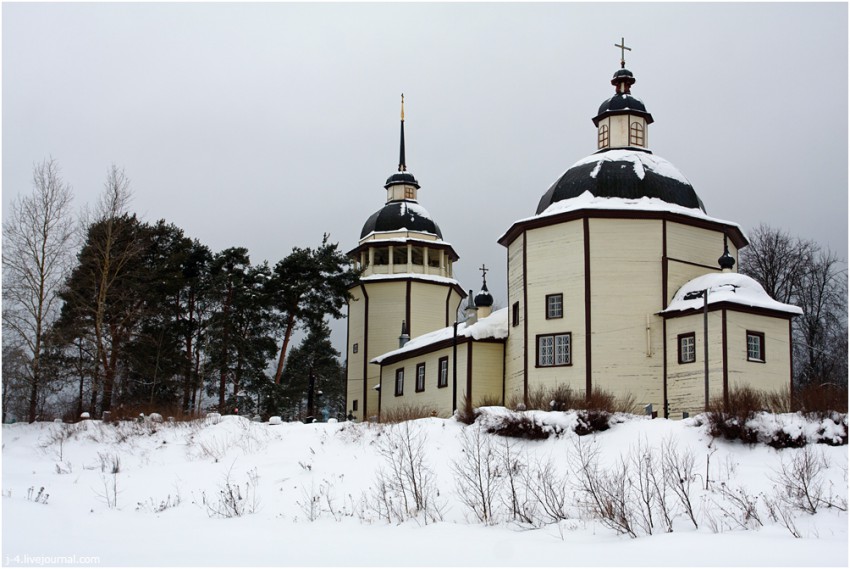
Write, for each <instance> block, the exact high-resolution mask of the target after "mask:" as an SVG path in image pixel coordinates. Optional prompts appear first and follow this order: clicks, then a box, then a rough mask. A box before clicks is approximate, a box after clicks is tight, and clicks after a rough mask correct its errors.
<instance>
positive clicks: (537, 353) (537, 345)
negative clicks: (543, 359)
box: [534, 332, 573, 367]
mask: <svg viewBox="0 0 850 569" xmlns="http://www.w3.org/2000/svg"><path fill="white" fill-rule="evenodd" d="M560 336H566V337H567V338H569V341H568V342H569V349H568V350H567V363H562V364H558V363H554V362H555V346H556V342H557V340H556V338H558V337H560ZM541 338H552V363H551V364H541V363H540V339H541ZM534 351H535V354H534V356H535V357H534V367H570V366H572V365H573V333H572V332H555V333H554V334H538V335H537V336H535V339H534Z"/></svg>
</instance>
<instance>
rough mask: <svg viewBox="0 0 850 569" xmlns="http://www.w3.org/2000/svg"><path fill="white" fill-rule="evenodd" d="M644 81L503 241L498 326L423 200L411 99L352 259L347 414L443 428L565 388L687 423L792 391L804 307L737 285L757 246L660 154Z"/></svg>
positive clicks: (619, 90)
mask: <svg viewBox="0 0 850 569" xmlns="http://www.w3.org/2000/svg"><path fill="white" fill-rule="evenodd" d="M634 83H635V77H634V75H633V74H632V73H631V71H629V70H628V69H626V68H625V62H624V61H621V68H620V69H618V70H617V71H616V73H614V76H613V78H612V79H611V84H612V85H613V87H614V89H615V93H614V95H613V96H612V97H611V98H610V99H607V100H606V101H604V102H603V103H602V105H601V106H600V107H599V110H598V112H597V114H596V116H595V117H593V123H594V125H595V127H596V146H597V151H596V152H595V153H593V154H591V155H590V156H588V157H586V158H583V159H581V160H579V161H578V162H576V163H575V164H574V165H573V166H572V167H570V168H569V169H568V170H567V171H566V172H565V173H564V174H563V175H562V176H561V177H560V178H559V179H558V180H556V181H555V183H554V184H552V186H551V187H550V188H549V189H548V190H547V191H546V192H545V193H543V195H542V197H541V198H540V201H539V203H538V205H537V209H536V211H535V213H534V215H530V216H529V217H526V218H523V219H520V220H517V221H516V222H514V223H513V224H512V225H511V226H510V227H509V228H508V229H507V230H506V231H505V233H504V234H503V235H502V236H501V237H499V238H498V243H499V244H500V245H502V246H503V247H504V248H505V250H506V254H507V275H506V277H507V292H508V299H507V306H506V307H505V308H502V309H500V310H496V311H492V306H493V297H492V295H490V293H489V291H488V290H487V283H486V271H485V273H484V275H485V278H484V280H483V283H482V286H481V289H480V291H479V292H478V293H477V294H475V295H473V294H472V291H471V290H470V291H469V294H467V293H466V292H465V291H464V289H463V288H462V287H461V286H460V284H459V283H458V282H457V281H456V280H455V279H454V277H453V270H452V266H453V264H454V263H455V262H456V261H457V260H458V258H459V257H458V254H457V253H456V252H455V250H454V248H453V247H452V245H451V244H450V243H449V242H447V241H445V240H444V239H443V234H442V231H441V230H440V228H439V226H437V224H436V223H435V222H434V221H433V220H432V218H431V216H430V215H429V214H428V212H427V210H426V209H425V208H424V207H423V206H422V205H420V203H419V189H420V186H419V183H418V182H417V180H416V178H415V177H414V176H413V175H412V174H411V173H410V172H408V171H407V164H406V158H405V150H404V106H403V104H404V103H403V100H402V115H401V141H400V155H399V167H398V172H396V173H394V174H393V175H391V176H390V177H389V178H388V179H387V181H386V184H385V186H384V187H385V189H386V191H387V198H386V203H385V204H384V206H383V207H381V208H380V209H379V210H378V211H376V212H375V213H374V214H372V215H371V216H370V217H369V218H368V219H367V220H366V223H365V224H364V226H363V230H362V231H361V235H360V240H359V243H358V245H357V247H355V248H354V249H352V250H351V251H350V252H349V255H350V256H351V257H352V259H353V261H354V262H355V264H356V265H357V266H358V267H359V268H360V269H361V270H362V275H361V278H360V280H359V282H358V283H356V284H355V285H354V286H353V287H352V288H351V289H350V291H349V292H350V295H351V299H350V301H349V304H348V334H347V336H348V341H347V354H346V358H347V362H346V363H347V365H346V368H347V401H346V404H347V410H348V411H349V413H350V415H351V416H353V417H354V418H355V419H356V420H374V419H377V418H379V417H380V416H381V414H382V413H387V412H392V411H398V410H400V409H402V408H404V407H415V408H419V409H431V410H432V411H433V413H434V414H435V415H438V416H444V417H445V416H450V415H451V414H452V413H453V412H454V410H456V409H458V408H459V406H460V405H462V404H463V402H464V401H467V400H468V401H469V402H471V403H472V405H474V406H477V405H479V404H480V403H482V402H487V403H490V404H493V403H498V404H502V405H505V404H508V403H511V402H522V401H526V400H527V398H528V396H529V394H530V393H532V392H533V391H534V390H539V389H550V388H554V387H556V386H569V387H570V388H571V389H572V390H573V392H574V393H579V394H589V393H590V392H591V391H592V390H594V389H602V390H605V391H607V392H610V393H612V394H613V395H614V396H618V397H622V396H631V397H633V398H634V400H635V403H636V409H635V411H639V410H641V409H644V408H650V409H655V410H657V412H658V414H659V415H660V416H664V417H670V418H681V417H682V416H687V415H688V414H695V413H699V412H701V411H702V410H703V409H704V408H705V405H706V401H707V400H708V399H714V398H716V397H724V398H726V397H728V395H729V392H730V390H733V389H735V388H736V387H740V386H750V387H753V388H756V389H762V390H776V389H781V388H786V387H789V388H790V385H791V377H792V371H791V370H792V361H791V357H792V356H791V354H792V352H791V320H792V318H793V317H794V316H795V315H798V314H800V313H801V311H800V309H799V308H797V307H796V306H791V305H787V304H782V303H780V302H777V301H775V300H773V299H772V298H770V297H769V296H768V295H767V294H766V293H765V291H764V289H763V288H762V287H761V286H760V285H759V284H758V283H757V282H756V281H754V280H753V279H751V278H749V277H746V276H744V275H741V274H738V273H737V272H735V266H736V263H737V258H738V251H740V250H741V249H742V248H744V247H746V246H747V244H748V242H747V239H746V236H745V235H744V233H743V232H742V230H741V228H740V226H738V224H736V223H734V222H731V221H724V220H721V219H716V218H713V217H711V216H709V215H708V214H707V213H706V211H705V207H704V206H703V203H702V201H701V200H700V198H699V197H698V196H697V194H696V191H695V190H694V188H693V187H692V186H691V184H690V183H689V182H688V180H687V179H686V178H685V177H684V176H683V175H682V174H681V173H680V172H679V171H678V170H677V169H676V168H675V167H674V166H673V165H672V164H670V163H669V162H667V161H666V160H664V159H663V158H661V157H659V156H658V155H656V154H653V153H652V151H650V150H649V127H650V125H651V124H652V123H653V122H654V121H653V118H652V115H651V114H650V113H649V112H648V111H647V109H646V106H645V105H644V103H643V102H642V101H641V100H640V99H638V98H637V97H635V96H634V95H633V94H632V93H631V88H632V85H634ZM464 302H465V310H464V312H465V315H466V318H465V320H464V321H463V322H456V321H457V320H458V318H457V314H458V308H459V307H460V306H461V303H464ZM706 332H707V333H706ZM706 355H707V356H708V357H707V359H706ZM706 362H707V363H706ZM650 405H651V406H652V407H648V406H650Z"/></svg>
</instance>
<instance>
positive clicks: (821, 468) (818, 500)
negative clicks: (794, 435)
mask: <svg viewBox="0 0 850 569" xmlns="http://www.w3.org/2000/svg"><path fill="white" fill-rule="evenodd" d="M828 468H829V461H828V460H827V458H826V457H825V456H824V454H823V453H822V452H815V451H814V450H813V449H812V448H811V447H809V446H806V447H804V448H803V449H802V450H801V451H800V452H798V453H796V454H795V455H794V457H793V458H792V459H791V460H790V461H786V460H784V459H783V460H782V461H781V462H780V466H779V471H774V475H773V477H772V478H771V479H772V480H773V481H774V482H775V483H776V484H777V486H779V487H780V488H781V489H782V494H781V495H782V497H783V500H784V501H785V502H786V503H787V504H788V505H790V506H792V507H794V508H796V509H798V510H802V511H803V512H806V513H808V514H816V513H817V511H818V508H820V507H827V508H838V509H839V510H843V511H846V510H847V503H846V500H844V501H842V500H841V499H840V498H836V497H834V496H832V495H831V493H827V491H826V488H825V481H824V473H825V471H826V470H827V469H828Z"/></svg>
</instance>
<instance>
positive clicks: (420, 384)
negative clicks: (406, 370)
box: [415, 362, 425, 393]
mask: <svg viewBox="0 0 850 569" xmlns="http://www.w3.org/2000/svg"><path fill="white" fill-rule="evenodd" d="M420 371H421V373H420ZM415 390H416V393H422V392H423V391H425V362H421V363H418V364H416V387H415Z"/></svg>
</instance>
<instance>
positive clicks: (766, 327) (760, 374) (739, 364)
mask: <svg viewBox="0 0 850 569" xmlns="http://www.w3.org/2000/svg"><path fill="white" fill-rule="evenodd" d="M748 330H750V331H754V332H761V333H763V334H764V340H765V346H764V355H765V359H764V362H763V363H762V362H753V361H748V360H747V331H748ZM726 334H727V338H726V342H727V349H728V353H729V389H734V388H736V387H741V386H743V385H748V386H750V387H752V388H754V389H760V390H764V391H776V390H779V389H787V388H788V386H789V385H790V383H791V371H790V370H791V348H790V338H789V329H788V320H786V319H784V318H771V317H769V316H762V315H759V314H749V313H744V312H737V311H733V310H729V311H727V316H726Z"/></svg>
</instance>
